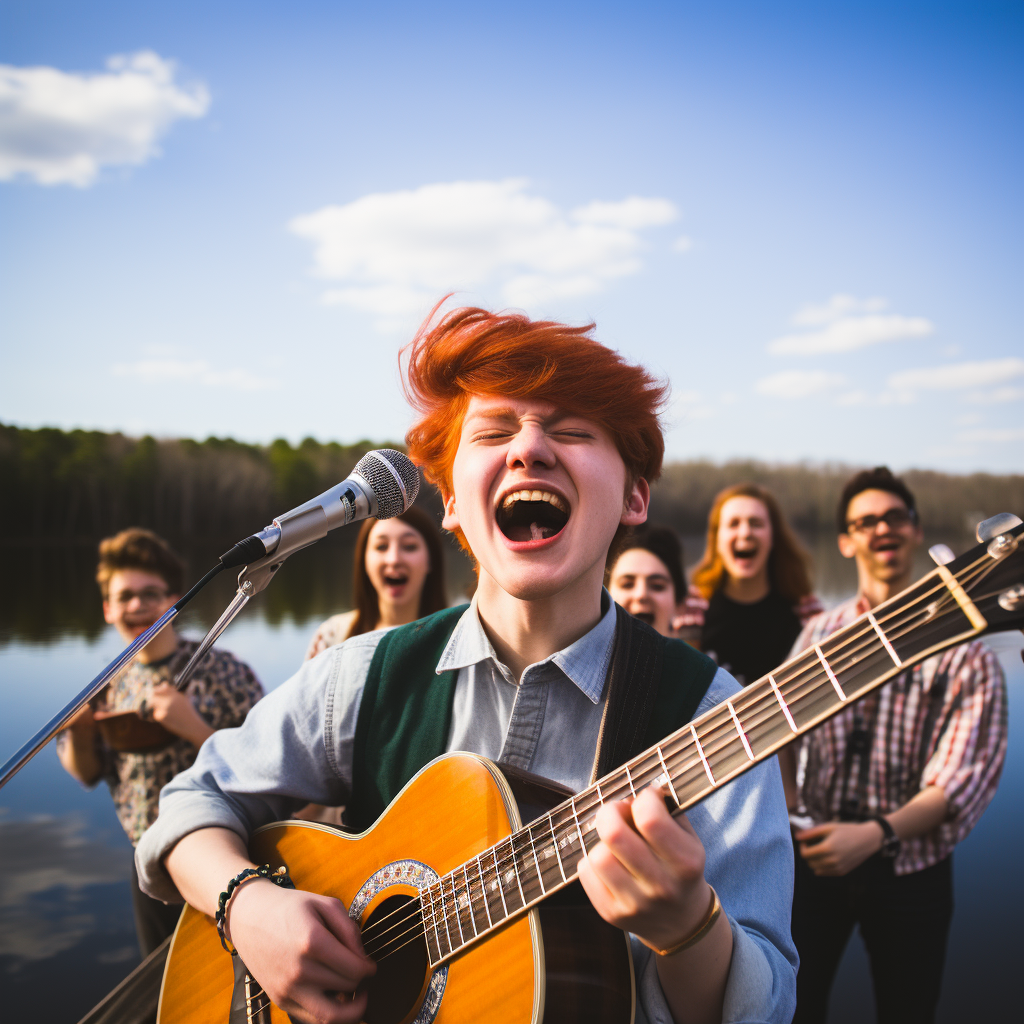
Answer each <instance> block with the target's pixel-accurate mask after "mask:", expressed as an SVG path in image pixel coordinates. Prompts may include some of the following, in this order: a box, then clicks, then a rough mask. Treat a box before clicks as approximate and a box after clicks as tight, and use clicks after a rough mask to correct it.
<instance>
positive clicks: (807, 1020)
mask: <svg viewBox="0 0 1024 1024" xmlns="http://www.w3.org/2000/svg"><path fill="white" fill-rule="evenodd" d="M837 526H838V530H839V550H840V551H841V552H842V554H843V556H844V557H845V558H851V559H853V560H854V562H855V563H856V566H857V584H858V587H857V596H856V597H853V598H851V599H850V600H849V601H846V602H844V603H843V604H841V605H839V607H838V608H833V609H832V611H830V612H825V613H824V614H822V615H819V616H818V617H817V618H815V619H813V620H812V621H811V622H809V623H808V624H807V627H806V629H805V630H804V631H803V633H801V635H800V638H799V640H798V641H797V644H796V648H795V649H796V650H803V649H805V648H807V647H809V646H811V645H812V644H816V643H820V642H821V641H822V640H823V639H824V638H825V637H826V636H828V635H829V634H830V633H833V632H835V630H837V629H841V628H842V627H843V626H846V625H848V624H849V623H851V622H852V621H853V620H854V619H856V618H857V617H858V616H859V615H863V614H864V613H865V612H867V611H869V610H870V609H872V608H877V607H878V605H880V604H881V603H882V602H884V601H887V600H888V599H889V598H890V597H893V596H894V595H895V594H898V593H899V592H900V591H901V590H903V589H905V588H906V587H907V586H909V584H910V582H911V573H912V570H913V560H914V559H913V556H914V551H915V549H916V548H917V547H918V545H919V544H920V543H921V540H922V534H921V527H920V526H919V525H918V519H917V509H916V507H915V503H914V496H913V494H911V492H910V489H909V488H908V487H907V485H906V484H905V483H904V482H903V481H902V480H901V479H900V478H899V477H896V476H893V474H892V473H891V472H890V471H889V470H888V469H887V468H886V467H885V466H879V467H877V468H876V469H870V470H865V471H864V472H861V473H858V474H857V475H856V476H855V477H853V479H851V480H850V481H849V482H848V483H847V484H846V487H845V488H843V493H842V495H841V497H840V499H839V508H838V510H837ZM879 617H880V618H881V616H879ZM882 621H883V622H884V619H883V620H882ZM1006 730H1007V725H1006V682H1005V680H1004V678H1003V673H1002V669H1000V667H999V662H998V661H996V659H995V656H994V655H993V654H992V652H991V651H990V650H988V649H987V647H986V646H985V644H984V643H983V642H982V641H980V640H975V641H974V642H973V643H970V644H964V645H963V646H961V647H954V648H952V649H950V650H947V651H944V652H943V653H942V654H938V655H936V656H935V657H932V658H929V659H928V660H927V661H923V662H921V663H920V664H919V665H916V666H914V668H912V669H910V670H909V671H906V672H903V673H901V674H900V675H898V676H896V677H895V678H894V679H892V680H890V681H889V682H888V683H886V684H885V686H883V687H881V688H880V689H878V690H876V691H874V692H873V693H871V694H869V695H868V696H867V697H866V698H864V700H861V701H858V702H857V703H856V704H854V705H853V706H852V707H850V708H848V709H846V710H845V711H843V712H841V713H840V714H838V715H836V716H835V717H834V718H831V719H829V721H827V722H825V723H824V724H822V725H820V726H818V728H817V729H814V730H813V731H812V732H809V733H807V734H806V735H805V736H804V737H803V738H802V739H801V740H800V741H799V746H798V747H796V748H794V747H786V748H784V749H783V750H782V751H781V752H780V754H779V761H780V762H781V764H782V772H783V777H784V778H785V779H786V782H787V791H788V794H789V797H790V802H791V804H792V805H793V807H794V809H795V810H797V811H799V813H800V814H801V815H804V816H807V817H809V818H810V821H811V823H812V827H810V828H803V829H801V830H799V831H797V832H796V833H795V836H794V838H795V839H796V842H797V844H798V847H799V849H798V853H799V856H798V857H797V865H796V891H795V896H794V900H793V938H794V940H795V941H796V944H797V948H798V949H799V951H800V975H799V978H798V979H797V990H798V1006H797V1011H796V1017H795V1018H794V1020H795V1021H796V1022H797V1024H824V1021H825V1020H826V1017H827V1013H828V998H829V989H830V988H831V986H832V979H833V977H834V976H835V972H836V969H837V967H838V966H839V961H840V959H841V958H842V955H843V950H844V949H845V947H846V944H847V942H848V940H849V938H850V934H851V933H852V931H853V929H854V927H857V926H859V929H860V934H861V936H862V938H863V940H864V945H865V947H866V948H867V953H868V960H869V961H870V963H871V978H872V981H873V983H874V989H875V1007H876V1010H877V1013H878V1021H879V1024H930V1022H931V1021H934V1020H935V1010H936V1006H937V1004H938V1000H939V991H940V988H941V985H942V965H943V962H944V960H945V955H946V937H947V936H948V934H949V925H950V921H951V920H952V917H953V864H952V861H953V847H954V846H955V845H956V844H957V843H959V842H962V841H963V840H964V839H965V838H966V837H967V835H968V833H969V832H970V831H971V829H972V828H973V827H974V826H975V825H976V824H977V822H978V819H979V818H980V817H981V814H982V812H983V811H984V810H985V808H986V807H987V806H988V804H989V801H990V800H991V799H992V797H993V795H994V794H995V791H996V785H997V784H998V782H999V775H1000V772H1001V771H1002V768H1003V759H1004V757H1005V755H1006V744H1007V731H1006Z"/></svg>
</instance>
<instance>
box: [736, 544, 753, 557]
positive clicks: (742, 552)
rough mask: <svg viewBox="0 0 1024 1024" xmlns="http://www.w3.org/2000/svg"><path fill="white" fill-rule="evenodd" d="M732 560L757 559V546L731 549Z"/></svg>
mask: <svg viewBox="0 0 1024 1024" xmlns="http://www.w3.org/2000/svg"><path fill="white" fill-rule="evenodd" d="M732 555H733V558H737V559H740V560H748V559H752V558H756V557H757V545H756V544H755V545H753V546H752V547H749V548H741V547H733V549H732Z"/></svg>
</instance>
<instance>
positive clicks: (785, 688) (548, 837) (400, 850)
mask: <svg viewBox="0 0 1024 1024" xmlns="http://www.w3.org/2000/svg"><path fill="white" fill-rule="evenodd" d="M1022 531H1024V524H1020V525H1017V526H1016V527H1014V528H1013V529H1011V530H1008V531H1007V532H1005V533H1003V534H1001V535H1000V536H998V537H996V538H995V539H994V540H992V541H990V542H989V543H987V544H980V545H978V546H977V547H975V548H973V549H972V550H971V551H970V552H968V553H967V554H965V555H963V556H961V557H960V558H957V559H955V560H954V561H952V562H950V563H949V564H947V565H940V566H938V567H937V568H936V569H934V570H933V571H932V572H931V573H929V574H928V575H927V576H925V577H924V578H923V579H922V580H920V581H919V582H917V583H915V584H914V585H913V586H911V587H909V588H908V589H907V590H905V591H903V592H902V593H901V594H899V595H897V596H896V597H894V598H892V599H891V600H889V601H887V602H885V603H884V604H882V605H880V606H878V607H877V608H875V609H873V610H872V611H871V612H868V613H866V614H864V615H862V616H860V618H858V619H856V620H855V621H854V622H853V623H851V624H850V625H848V626H846V627H844V628H843V629H841V630H839V631H838V632H836V633H834V634H832V636H830V637H829V638H828V639H827V640H824V641H822V642H821V643H820V644H818V645H816V646H814V647H812V648H809V649H808V650H806V651H804V652H802V653H801V654H799V655H797V657H795V658H792V659H791V660H789V661H787V662H786V663H785V664H784V665H782V666H781V667H780V668H778V669H776V670H775V671H774V672H772V673H769V674H768V675H767V676H765V677H764V678H762V679H759V680H757V681H756V682H754V683H752V684H751V685H749V686H747V687H746V688H745V689H743V690H742V691H740V692H739V693H737V694H735V695H734V696H733V697H732V698H731V699H729V700H726V701H724V702H723V703H721V704H719V705H718V706H716V707H714V708H713V709H712V710H711V711H708V712H707V713H706V714H703V715H701V716H700V717H699V718H697V719H694V720H693V721H692V722H690V723H689V724H688V725H687V726H685V727H684V728H682V729H680V730H678V731H677V732H674V733H672V734H671V735H670V736H667V737H666V738H665V739H664V740H663V741H662V742H661V743H659V744H658V745H657V746H655V747H652V748H651V749H649V750H647V751H645V752H644V753H642V754H640V755H638V756H637V757H635V758H633V759H632V760H631V761H629V762H628V763H627V764H625V765H623V766H622V767H621V768H619V769H617V770H616V771H613V772H611V773H610V774H608V775H606V776H604V777H603V778H601V779H599V780H598V781H597V782H595V783H594V784H593V785H591V786H590V787H588V788H587V789H585V790H583V791H582V792H581V793H576V794H570V793H568V792H567V791H566V790H564V789H562V788H561V787H558V786H555V785H553V784H552V783H549V782H546V781H545V780H541V779H538V778H536V777H534V776H530V775H528V774H526V773H520V772H515V773H509V772H508V771H507V770H502V769H499V767H498V766H497V765H495V764H493V763H492V762H490V761H487V760H486V759H484V758H482V757H478V756H475V755H472V754H463V753H453V754H448V755H445V756H443V757H441V758H439V759H437V760H436V761H434V762H432V763H431V764H429V765H427V766H426V767H425V768H423V769H422V771H420V773H419V774H418V775H416V776H415V777H414V778H413V779H412V780H411V781H410V782H409V783H408V784H407V785H406V787H405V789H404V790H403V791H402V792H401V793H400V794H399V795H398V797H396V798H395V800H394V801H393V802H392V803H391V805H390V806H389V807H388V809H387V810H386V811H385V813H384V814H383V815H382V816H381V817H380V818H379V819H378V821H377V822H376V823H375V824H374V825H373V826H372V827H371V828H370V829H368V830H367V831H366V832H364V833H362V834H359V835H347V834H345V833H343V832H340V831H338V830H336V829H333V828H331V827H329V826H326V825H317V824H314V823H309V822H295V821H293V822H279V823H276V824H272V825H267V826H265V827H263V828H260V829H258V830H257V831H256V832H255V833H254V834H253V835H252V837H251V841H250V853H251V856H252V858H253V860H254V861H255V862H256V863H258V864H261V863H267V862H269V863H270V865H271V866H272V867H275V868H276V867H278V866H280V865H287V869H288V871H289V873H290V874H291V877H292V879H293V880H294V882H295V884H296V886H297V887H298V888H300V889H307V890H311V891H315V892H318V893H323V894H326V895H328V896H335V897H337V898H338V899H340V900H342V901H343V902H344V904H345V906H346V907H347V908H348V912H349V915H350V916H351V917H352V919H353V920H355V921H356V922H357V923H358V924H359V926H360V928H361V930H362V936H363V943H364V946H365V948H366V951H367V953H368V954H369V955H370V956H372V957H373V959H374V960H375V961H376V962H377V973H376V975H375V976H374V977H373V979H371V981H370V984H369V1003H368V1007H367V1010H366V1016H365V1021H366V1024H430V1022H434V1021H437V1022H438V1024H499V1022H500V1024H531V1022H532V1024H540V1022H545V1024H602V1022H607V1024H628V1022H630V1021H632V1019H633V1012H634V996H635V979H634V977H633V968H632V960H631V957H630V954H629V945H628V940H627V936H626V935H625V933H623V932H622V931H620V930H618V929H616V928H614V927H612V926H611V925H608V924H606V923H605V922H603V921H602V920H601V919H600V918H599V917H598V916H597V914H596V912H594V911H593V910H592V908H591V907H590V904H589V902H588V901H587V899H586V897H585V895H584V894H583V892H582V889H581V887H580V886H579V883H578V882H576V881H575V879H576V869H577V866H578V864H579V863H580V860H581V859H582V858H583V857H585V856H586V855H587V852H588V851H589V850H590V849H591V848H592V847H593V846H594V845H595V844H596V843H597V842H598V838H597V834H596V832H595V829H594V818H595V815H596V813H597V811H598V809H599V808H600V807H601V805H602V804H603V803H604V802H605V801H608V800H617V799H621V798H624V797H628V796H633V795H635V794H637V793H639V792H640V791H641V790H642V789H644V788H645V787H646V786H649V785H651V784H658V785H663V786H665V787H666V789H667V791H668V793H669V794H670V797H669V799H670V801H671V803H672V805H673V810H674V811H675V812H676V813H682V812H683V811H685V810H686V809H687V808H688V807H692V806H693V805H694V804H696V803H697V802H698V801H700V800H701V799H702V798H704V797H705V796H707V795H708V794H709V793H712V792H713V791H714V790H715V789H717V788H718V787H720V786H723V785H725V784H726V783H728V782H729V781H730V779H733V778H735V777H736V776H737V775H739V774H740V773H741V772H744V771H746V770H747V769H748V768H750V767H751V766H752V765H754V764H756V763H757V762H759V761H761V760H763V759H765V758H767V757H770V756H771V755H773V754H774V753H776V751H778V750H779V749H780V748H781V747H783V746H785V745H786V744H787V743H789V742H791V741H792V740H794V739H795V738H797V737H798V736H800V735H802V734H803V733H805V732H807V731H808V730H809V729H813V728H814V727H815V726H816V725H819V724H820V723H821V722H823V721H825V719H827V718H829V717H830V716H831V715H834V714H835V713H836V712H838V711H840V710H841V709H843V708H845V707H847V706H848V705H849V704H850V703H851V702H853V701H856V700H858V699H860V698H861V697H863V696H864V695H865V694H867V693H868V692H870V691H871V690H873V689H875V688H876V687H878V686H881V685H882V684H883V683H884V682H885V681H886V680H888V679H890V678H892V677H893V676H895V675H896V674H898V673H900V672H902V671H904V670H905V669H906V668H908V667H909V666H911V665H914V664H916V663H917V662H919V661H921V660H923V659H924V658H927V657H929V656H931V655H933V654H936V653H937V652H939V651H942V650H944V649H946V648H948V647H951V646H953V645H956V644H962V643H965V642H967V641H969V640H972V639H974V638H975V637H979V636H981V635H983V634H986V633H990V632H997V631H1002V630H1009V629H1020V628H1022V626H1024V545H1021V544H1020V537H1021V533H1022ZM428 809H429V811H428ZM446 811H449V812H450V813H445V812H446ZM524 821H525V822H527V824H524ZM236 1021H237V1022H241V1024H287V1021H288V1017H287V1015H286V1014H285V1013H283V1012H282V1011H281V1010H279V1009H278V1008H277V1007H276V1006H274V1005H273V1004H272V1003H271V1002H270V1001H269V999H268V998H267V996H266V995H265V994H264V993H263V991H262V989H261V988H260V986H259V984H258V982H257V981H255V980H254V979H252V978H250V977H249V976H248V975H247V974H246V973H245V970H244V965H242V964H240V963H239V958H237V957H229V956H228V955H227V954H226V953H224V952H223V950H222V949H221V947H220V942H219V939H218V936H217V932H216V929H215V927H214V923H213V921H212V919H211V918H209V917H206V916H205V915H203V914H201V913H199V912H198V911H196V910H194V909H193V908H191V907H187V906H186V908H185V910H184V912H183V914H182V917H181V920H180V922H179V924H178V928H177V931H176V932H175V935H174V939H173V943H172V945H171V949H170V954H169V957H168V961H167V966H166V969H165V973H164V979H163V987H162V990H161V996H160V1011H159V1017H158V1024H199V1022H231V1024H234V1022H236Z"/></svg>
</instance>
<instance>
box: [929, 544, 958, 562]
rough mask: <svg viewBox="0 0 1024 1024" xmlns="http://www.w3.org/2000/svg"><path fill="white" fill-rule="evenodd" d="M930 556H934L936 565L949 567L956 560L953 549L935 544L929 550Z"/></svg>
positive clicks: (933, 559)
mask: <svg viewBox="0 0 1024 1024" xmlns="http://www.w3.org/2000/svg"><path fill="white" fill-rule="evenodd" d="M928 554H929V555H931V556H932V561H933V562H934V563H935V564H936V565H948V564H949V563H950V562H952V561H953V559H954V558H956V555H955V554H953V549H952V548H950V547H948V546H947V545H945V544H933V545H932V546H931V547H930V548H929V549H928Z"/></svg>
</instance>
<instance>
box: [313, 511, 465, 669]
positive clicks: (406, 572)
mask: <svg viewBox="0 0 1024 1024" xmlns="http://www.w3.org/2000/svg"><path fill="white" fill-rule="evenodd" d="M352 602H353V604H355V608H353V609H352V611H350V612H342V613H341V614H340V615H332V616H331V617H330V618H329V619H328V620H327V621H326V622H323V623H321V624H320V626H319V628H318V629H317V631H316V633H314V634H313V639H312V640H311V641H310V644H309V650H308V651H306V658H307V659H309V658H315V657H316V656H317V655H318V654H320V652H321V651H325V650H327V648H328V647H333V646H334V645H335V644H340V643H341V642H342V641H343V640H347V639H348V638H349V637H352V636H359V635H360V634H361V633H369V632H371V631H372V630H375V629H394V628H395V626H404V625H405V624H406V623H409V622H413V621H415V620H416V619H421V618H423V616H424V615H432V614H433V613H434V612H439V611H440V610H441V609H442V608H446V607H447V606H448V600H447V598H446V596H445V590H444V547H443V545H442V543H441V537H440V535H439V534H438V530H437V526H435V525H434V520H433V519H431V517H430V516H429V515H428V514H427V513H426V512H424V511H423V509H421V508H417V507H416V506H415V505H413V506H412V508H410V509H407V510H406V511H405V512H403V513H402V514H401V515H400V516H395V517H394V518H393V519H367V520H364V522H363V525H362V527H360V530H359V536H358V537H357V538H356V545H355V555H354V559H353V572H352Z"/></svg>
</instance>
